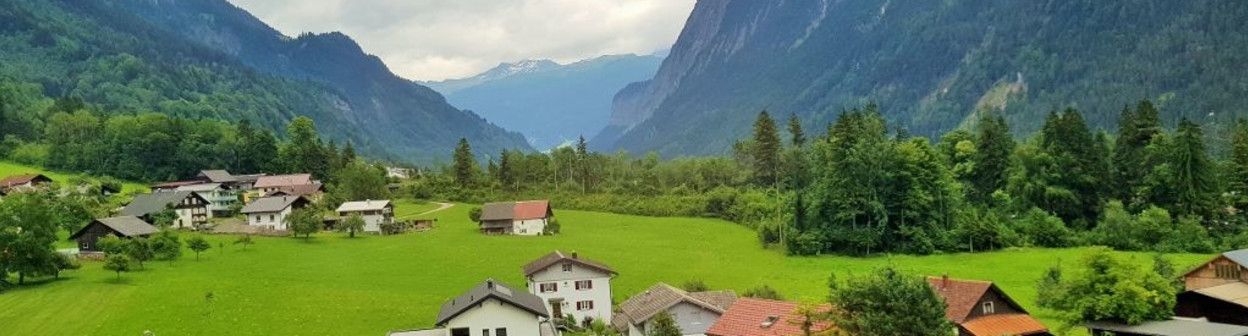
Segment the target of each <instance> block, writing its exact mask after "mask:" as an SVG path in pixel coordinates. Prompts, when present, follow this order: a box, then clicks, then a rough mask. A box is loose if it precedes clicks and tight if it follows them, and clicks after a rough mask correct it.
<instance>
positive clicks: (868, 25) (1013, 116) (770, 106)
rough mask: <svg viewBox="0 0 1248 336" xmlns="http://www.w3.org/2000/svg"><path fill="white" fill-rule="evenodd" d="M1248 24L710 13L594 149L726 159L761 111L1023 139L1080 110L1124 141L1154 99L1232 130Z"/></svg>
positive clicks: (806, 11) (1207, 12) (1123, 15)
mask: <svg viewBox="0 0 1248 336" xmlns="http://www.w3.org/2000/svg"><path fill="white" fill-rule="evenodd" d="M1245 17H1248V2H1238V1H1214V0H1194V1H1168V0H1127V1H1095V0H1067V1H1027V0H1007V1H995V0H950V1H927V0H863V1H838V0H822V1H814V0H812V1H806V0H776V1H748V0H724V1H699V2H698V3H697V5H696V6H695V9H694V11H693V13H692V14H691V15H690V17H689V19H688V21H687V22H686V25H685V27H684V30H683V31H682V32H681V34H680V36H679V38H678V40H677V42H676V43H675V45H674V46H673V48H672V51H671V55H670V56H668V57H667V58H666V59H665V60H664V62H663V65H662V66H661V67H660V69H659V71H658V73H657V74H656V75H655V76H654V77H653V78H651V79H649V80H647V81H643V82H639V83H636V84H632V85H630V86H629V87H627V88H625V89H623V90H621V91H620V92H619V93H618V94H617V95H616V97H615V99H614V103H613V105H614V107H613V112H612V117H611V124H610V125H609V126H608V127H607V128H606V129H604V130H603V132H601V133H599V134H598V135H597V136H596V137H595V138H594V139H592V141H591V145H592V147H593V148H596V149H599V150H614V149H626V150H629V151H630V152H634V153H638V152H646V151H658V152H659V153H660V154H662V155H663V156H665V157H672V156H678V155H691V154H692V155H705V154H722V153H727V152H728V151H729V148H730V147H731V144H732V143H733V142H734V141H736V140H738V139H741V138H744V137H745V136H746V135H747V134H748V133H749V129H750V124H751V122H752V121H753V119H754V118H755V116H756V115H757V114H758V112H759V111H760V110H768V111H769V112H771V113H772V115H773V116H779V117H781V118H787V117H788V116H789V115H791V114H795V115H797V116H798V117H800V118H801V119H802V120H803V121H804V125H805V126H806V127H807V128H808V130H810V131H818V130H822V129H823V128H824V127H825V126H826V125H827V124H828V122H830V121H832V120H834V119H835V118H836V116H837V115H839V113H840V112H841V111H842V110H844V109H851V108H855V107H861V106H863V105H865V104H867V103H870V102H875V103H878V104H879V106H880V109H881V111H882V113H883V114H884V116H885V118H887V119H888V120H889V122H890V124H891V125H894V126H897V127H902V128H905V129H906V130H907V131H909V132H910V133H911V134H918V135H926V136H936V135H938V134H941V133H943V132H946V131H949V130H951V129H954V128H957V127H959V126H961V125H964V124H965V122H966V121H967V120H969V119H973V118H972V116H973V115H974V111H977V110H983V109H995V110H999V111H1001V112H1002V113H1004V114H1005V115H1006V116H1007V119H1008V121H1010V122H1011V124H1012V125H1013V126H1014V133H1015V134H1016V135H1026V134H1030V133H1031V132H1032V131H1034V130H1035V129H1037V128H1038V127H1039V125H1040V124H1041V123H1042V121H1043V119H1044V115H1046V114H1047V113H1048V112H1049V111H1050V110H1052V109H1061V108H1066V107H1077V108H1079V109H1080V110H1081V111H1083V112H1084V114H1085V117H1086V119H1087V120H1088V121H1089V122H1090V123H1091V124H1093V125H1094V126H1096V127H1100V128H1106V129H1112V128H1113V127H1115V124H1116V121H1117V118H1118V114H1119V111H1121V110H1122V108H1123V106H1124V105H1126V104H1132V105H1133V104H1134V102H1136V101H1138V100H1141V99H1145V98H1148V99H1153V100H1155V101H1157V102H1159V103H1160V105H1161V108H1162V110H1163V113H1164V114H1163V117H1164V120H1165V121H1166V122H1168V123H1170V124H1173V123H1175V122H1177V120H1178V119H1179V118H1191V119H1193V120H1194V121H1196V122H1199V123H1203V124H1205V125H1214V126H1218V125H1229V124H1230V123H1229V121H1230V120H1232V119H1233V118H1235V117H1237V116H1243V115H1244V113H1245V112H1246V111H1248V110H1244V109H1242V108H1241V107H1242V106H1245V105H1246V104H1248V95H1246V93H1248V84H1246V83H1248V82H1245V80H1244V78H1248V67H1244V66H1243V64H1245V63H1244V62H1245V61H1248V20H1243V18H1245ZM1220 127H1223V128H1225V127H1224V126H1220Z"/></svg>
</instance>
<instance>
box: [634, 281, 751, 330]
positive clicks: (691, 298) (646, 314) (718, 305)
mask: <svg viewBox="0 0 1248 336" xmlns="http://www.w3.org/2000/svg"><path fill="white" fill-rule="evenodd" d="M736 300H737V295H736V294H735V293H733V292H732V291H710V292H697V293H688V292H685V291H683V290H681V289H679V288H675V287H672V286H668V285H667V284H664V283H659V284H657V285H654V287H650V289H647V290H646V291H645V292H643V293H641V294H639V295H637V296H634V297H632V298H629V299H628V301H624V303H622V304H620V312H619V313H618V314H616V315H615V318H614V319H612V320H611V326H612V327H615V329H616V330H618V331H620V332H621V333H623V334H624V335H625V336H645V335H647V334H649V333H650V331H651V330H650V328H651V327H652V324H651V323H650V321H651V320H652V319H654V317H655V316H657V315H658V314H660V313H667V314H671V315H672V318H673V319H675V320H676V325H677V326H679V327H680V330H681V331H682V332H684V334H685V335H703V334H705V333H706V330H707V329H709V328H710V327H711V326H712V325H714V324H715V322H718V321H719V317H720V316H722V315H723V314H724V311H726V310H728V307H731V306H732V303H733V302H736Z"/></svg>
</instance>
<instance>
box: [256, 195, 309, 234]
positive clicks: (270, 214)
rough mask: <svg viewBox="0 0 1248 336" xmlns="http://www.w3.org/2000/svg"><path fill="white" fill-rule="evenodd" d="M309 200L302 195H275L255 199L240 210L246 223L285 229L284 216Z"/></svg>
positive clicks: (304, 205)
mask: <svg viewBox="0 0 1248 336" xmlns="http://www.w3.org/2000/svg"><path fill="white" fill-rule="evenodd" d="M310 203H311V202H310V201H308V199H306V198H303V197H302V196H275V197H265V198H261V199H257V200H255V201H254V202H251V204H248V205H247V206H245V207H243V210H242V211H240V212H241V213H242V214H243V216H246V217H247V225H250V226H255V227H262V228H267V229H271V230H286V229H287V227H286V217H287V216H290V213H291V212H294V211H295V210H296V209H302V208H303V207H306V206H307V205H308V204H310Z"/></svg>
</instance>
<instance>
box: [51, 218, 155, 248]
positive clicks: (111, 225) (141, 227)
mask: <svg viewBox="0 0 1248 336" xmlns="http://www.w3.org/2000/svg"><path fill="white" fill-rule="evenodd" d="M157 231H160V230H159V229H157V228H156V227H155V226H152V224H148V223H147V222H145V221H143V220H142V219H140V218H138V217H134V216H122V217H110V218H101V219H96V220H94V221H91V223H90V224H87V226H85V227H83V228H82V229H81V230H78V232H74V234H72V235H70V236H69V240H76V241H78V250H79V251H83V252H99V251H101V250H100V247H99V245H98V243H99V240H100V238H104V237H107V236H110V235H111V236H116V237H121V238H134V237H147V236H150V235H151V234H153V233H156V232H157Z"/></svg>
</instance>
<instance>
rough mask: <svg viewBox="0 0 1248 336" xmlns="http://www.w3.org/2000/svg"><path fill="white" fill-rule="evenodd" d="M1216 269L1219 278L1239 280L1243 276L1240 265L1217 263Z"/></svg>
mask: <svg viewBox="0 0 1248 336" xmlns="http://www.w3.org/2000/svg"><path fill="white" fill-rule="evenodd" d="M1215 271H1216V272H1217V276H1218V278H1219V279H1228V280H1238V279H1239V278H1240V276H1242V273H1241V269H1240V268H1239V265H1217V268H1216V269H1215Z"/></svg>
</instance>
